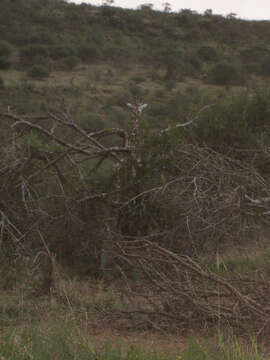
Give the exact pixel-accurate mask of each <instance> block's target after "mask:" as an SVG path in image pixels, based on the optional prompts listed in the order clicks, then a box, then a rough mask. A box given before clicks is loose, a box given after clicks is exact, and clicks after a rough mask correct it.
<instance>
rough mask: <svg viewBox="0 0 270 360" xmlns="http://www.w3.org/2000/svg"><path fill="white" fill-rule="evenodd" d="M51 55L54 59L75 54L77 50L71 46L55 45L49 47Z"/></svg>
mask: <svg viewBox="0 0 270 360" xmlns="http://www.w3.org/2000/svg"><path fill="white" fill-rule="evenodd" d="M49 53H50V57H51V58H52V59H54V60H58V59H62V58H66V57H70V56H74V55H75V50H74V49H73V48H72V47H71V46H66V45H55V46H51V47H50V48H49Z"/></svg>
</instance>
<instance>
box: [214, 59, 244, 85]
mask: <svg viewBox="0 0 270 360" xmlns="http://www.w3.org/2000/svg"><path fill="white" fill-rule="evenodd" d="M208 80H209V82H210V83H213V84H215V85H242V84H243V83H244V74H243V70H242V69H241V68H239V67H238V66H237V65H234V64H231V63H228V62H220V63H218V64H216V65H214V66H213V67H212V68H211V69H210V70H209V72H208Z"/></svg>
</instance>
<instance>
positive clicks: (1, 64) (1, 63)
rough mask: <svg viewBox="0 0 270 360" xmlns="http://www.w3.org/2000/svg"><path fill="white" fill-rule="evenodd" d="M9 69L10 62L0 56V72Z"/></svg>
mask: <svg viewBox="0 0 270 360" xmlns="http://www.w3.org/2000/svg"><path fill="white" fill-rule="evenodd" d="M10 67H11V61H10V60H9V59H8V58H7V57H5V56H0V70H8V69H10Z"/></svg>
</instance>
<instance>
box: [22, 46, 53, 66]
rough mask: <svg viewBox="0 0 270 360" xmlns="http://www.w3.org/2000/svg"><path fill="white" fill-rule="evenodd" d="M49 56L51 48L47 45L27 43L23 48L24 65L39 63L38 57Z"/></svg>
mask: <svg viewBox="0 0 270 360" xmlns="http://www.w3.org/2000/svg"><path fill="white" fill-rule="evenodd" d="M40 57H42V58H48V57H49V50H48V47H47V46H45V45H32V44H31V45H27V46H26V47H24V48H23V49H22V50H21V53H20V59H21V63H22V64H23V65H33V64H35V63H37V58H40Z"/></svg>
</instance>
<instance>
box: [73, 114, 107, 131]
mask: <svg viewBox="0 0 270 360" xmlns="http://www.w3.org/2000/svg"><path fill="white" fill-rule="evenodd" d="M79 124H80V126H81V127H82V128H83V129H84V130H86V131H98V130H102V129H104V120H103V118H102V117H101V116H100V115H99V114H96V113H92V112H91V113H85V114H83V115H82V116H81V118H80V120H79Z"/></svg>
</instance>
